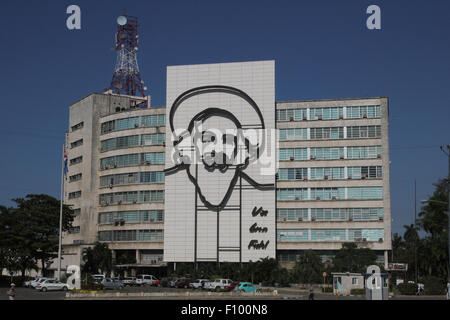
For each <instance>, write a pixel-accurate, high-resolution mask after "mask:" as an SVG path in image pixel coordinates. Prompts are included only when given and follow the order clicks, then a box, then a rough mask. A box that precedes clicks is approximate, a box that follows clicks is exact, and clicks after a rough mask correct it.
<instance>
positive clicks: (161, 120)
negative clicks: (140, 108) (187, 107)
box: [141, 114, 166, 127]
mask: <svg viewBox="0 0 450 320" xmlns="http://www.w3.org/2000/svg"><path fill="white" fill-rule="evenodd" d="M165 119H166V117H165V115H164V114H154V115H149V116H143V117H141V126H142V127H159V126H164V125H165Z"/></svg>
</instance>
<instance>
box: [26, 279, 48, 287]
mask: <svg viewBox="0 0 450 320" xmlns="http://www.w3.org/2000/svg"><path fill="white" fill-rule="evenodd" d="M45 280H47V278H37V279H36V280H33V281H31V282H30V286H31V287H32V288H36V286H37V285H38V284H39V283H42V282H43V281H45Z"/></svg>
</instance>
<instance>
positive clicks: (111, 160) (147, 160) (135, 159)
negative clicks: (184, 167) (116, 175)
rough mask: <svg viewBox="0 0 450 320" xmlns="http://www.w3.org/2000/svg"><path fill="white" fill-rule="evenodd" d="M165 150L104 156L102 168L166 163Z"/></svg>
mask: <svg viewBox="0 0 450 320" xmlns="http://www.w3.org/2000/svg"><path fill="white" fill-rule="evenodd" d="M164 159H165V153H164V152H149V153H134V154H125V155H120V156H113V157H108V158H103V159H101V160H100V168H101V169H111V168H121V167H130V166H140V165H143V164H164V161H165V160H164Z"/></svg>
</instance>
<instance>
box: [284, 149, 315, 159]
mask: <svg viewBox="0 0 450 320" xmlns="http://www.w3.org/2000/svg"><path fill="white" fill-rule="evenodd" d="M279 152H280V161H290V160H307V155H308V150H307V148H296V149H280V150H279Z"/></svg>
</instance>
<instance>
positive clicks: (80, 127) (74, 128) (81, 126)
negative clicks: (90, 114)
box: [72, 122, 84, 132]
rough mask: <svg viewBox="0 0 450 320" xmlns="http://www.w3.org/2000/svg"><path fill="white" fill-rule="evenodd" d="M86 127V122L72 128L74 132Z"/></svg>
mask: <svg viewBox="0 0 450 320" xmlns="http://www.w3.org/2000/svg"><path fill="white" fill-rule="evenodd" d="M83 126H84V122H80V123H78V124H76V125H74V126H72V132H74V131H77V130H80V129H82V128H83Z"/></svg>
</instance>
